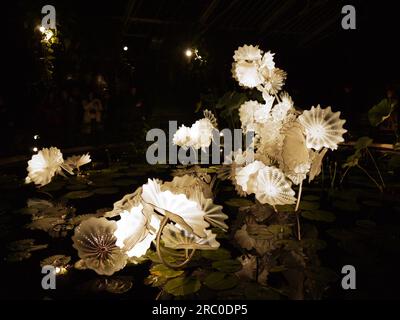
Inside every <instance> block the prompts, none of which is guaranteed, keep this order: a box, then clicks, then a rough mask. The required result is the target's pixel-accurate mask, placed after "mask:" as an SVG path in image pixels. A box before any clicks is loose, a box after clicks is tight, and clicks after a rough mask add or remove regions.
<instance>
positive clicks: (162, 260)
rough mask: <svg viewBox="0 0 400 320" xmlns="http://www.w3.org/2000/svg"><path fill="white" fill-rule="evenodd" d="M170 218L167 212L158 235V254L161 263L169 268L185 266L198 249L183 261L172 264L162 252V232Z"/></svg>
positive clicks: (193, 250)
mask: <svg viewBox="0 0 400 320" xmlns="http://www.w3.org/2000/svg"><path fill="white" fill-rule="evenodd" d="M169 220H170V219H169V216H168V213H167V214H166V215H165V216H164V218H163V219H162V221H161V224H160V229H159V230H158V232H157V237H156V249H157V255H158V258H159V259H160V261H161V263H162V264H164V265H165V266H167V267H168V268H171V269H179V268H182V267H184V266H185V265H186V264H187V263H188V262H189V261H190V260H191V259H192V257H193V255H194V253H195V252H196V249H192V251H191V252H190V253H189V254H187V256H186V259H185V260H184V261H183V262H181V263H179V264H171V263H169V262H167V261H166V260H165V259H164V257H163V255H162V253H161V243H160V241H161V235H162V232H163V230H164V228H165V226H166V225H167V223H168V221H169Z"/></svg>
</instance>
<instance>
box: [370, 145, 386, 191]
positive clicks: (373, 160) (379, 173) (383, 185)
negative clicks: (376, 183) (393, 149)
mask: <svg viewBox="0 0 400 320" xmlns="http://www.w3.org/2000/svg"><path fill="white" fill-rule="evenodd" d="M366 149H367V152H368V154H369V156H370V158H371V160H372V162H373V164H374V166H375V168H376V171H378V175H379V179H381V182H382V187H383V188H386V186H385V182H384V181H383V178H382V175H381V171H380V170H379V168H378V165H377V164H376V161H375V159H374V157H373V156H372V153H371V151H369V149H368V148H366Z"/></svg>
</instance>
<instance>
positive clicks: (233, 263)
mask: <svg viewBox="0 0 400 320" xmlns="http://www.w3.org/2000/svg"><path fill="white" fill-rule="evenodd" d="M212 267H213V268H215V269H217V270H218V271H221V272H226V273H234V272H237V271H239V270H241V269H242V264H241V263H240V261H238V260H219V261H215V262H213V264H212Z"/></svg>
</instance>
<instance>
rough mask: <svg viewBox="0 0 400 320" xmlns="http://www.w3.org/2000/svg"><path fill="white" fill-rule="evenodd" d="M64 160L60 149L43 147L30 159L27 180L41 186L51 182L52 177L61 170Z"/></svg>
mask: <svg viewBox="0 0 400 320" xmlns="http://www.w3.org/2000/svg"><path fill="white" fill-rule="evenodd" d="M63 162H64V159H63V155H62V153H61V151H60V149H57V148H54V147H51V148H43V149H42V150H40V151H39V152H38V153H37V154H35V155H33V156H32V159H31V160H29V161H28V168H27V170H28V176H27V177H26V179H25V182H26V183H31V182H33V183H35V184H36V185H39V186H41V187H42V186H44V185H46V184H48V183H50V181H51V179H52V178H53V177H54V176H55V175H56V174H58V173H60V172H61V166H62V164H63Z"/></svg>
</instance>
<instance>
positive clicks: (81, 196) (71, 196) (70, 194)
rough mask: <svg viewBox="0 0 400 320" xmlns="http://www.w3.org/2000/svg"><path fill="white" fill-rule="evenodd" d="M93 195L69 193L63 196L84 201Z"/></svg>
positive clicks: (89, 192) (90, 193) (87, 192)
mask: <svg viewBox="0 0 400 320" xmlns="http://www.w3.org/2000/svg"><path fill="white" fill-rule="evenodd" d="M93 195H94V193H93V192H91V191H85V190H83V191H71V192H68V193H67V194H65V195H64V197H65V198H67V199H85V198H89V197H91V196H93Z"/></svg>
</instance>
